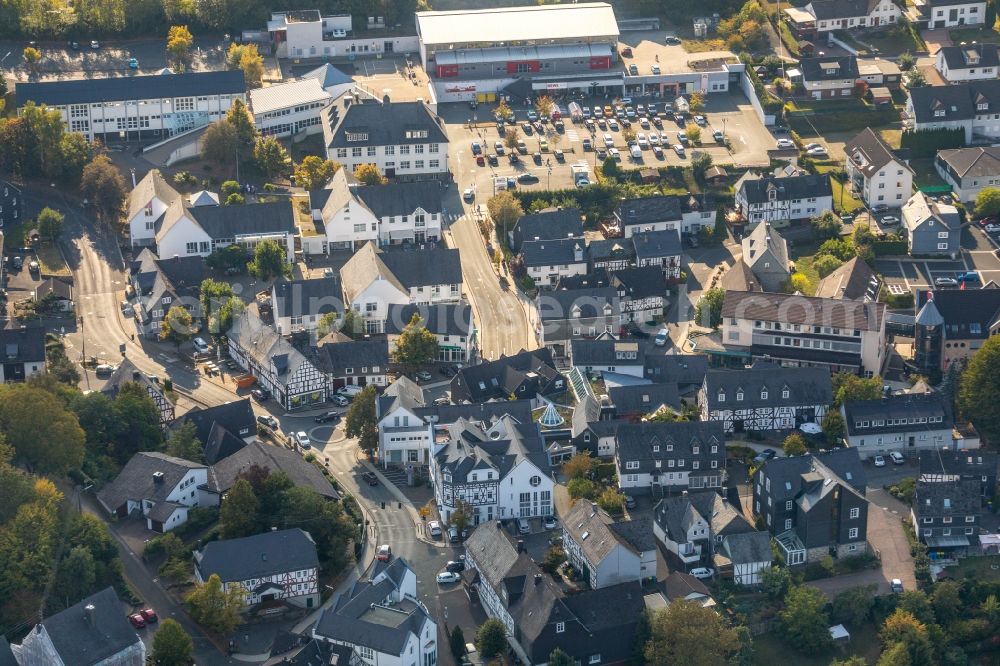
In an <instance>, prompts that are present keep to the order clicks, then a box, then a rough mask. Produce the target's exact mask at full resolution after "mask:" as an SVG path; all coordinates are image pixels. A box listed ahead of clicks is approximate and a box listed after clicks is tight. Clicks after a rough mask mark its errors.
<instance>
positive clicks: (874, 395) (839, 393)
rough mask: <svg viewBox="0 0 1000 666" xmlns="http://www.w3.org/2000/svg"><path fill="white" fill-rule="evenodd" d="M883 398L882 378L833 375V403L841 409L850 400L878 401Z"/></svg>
mask: <svg viewBox="0 0 1000 666" xmlns="http://www.w3.org/2000/svg"><path fill="white" fill-rule="evenodd" d="M881 397H882V378H881V377H879V376H877V375H876V376H875V377H869V378H867V379H865V378H864V377H858V376H857V375H856V374H854V373H853V372H836V373H834V374H833V403H834V406H835V407H840V406H841V405H842V404H844V403H845V402H847V401H848V400H878V399H879V398H881Z"/></svg>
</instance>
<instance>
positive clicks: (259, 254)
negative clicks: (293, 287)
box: [247, 240, 292, 280]
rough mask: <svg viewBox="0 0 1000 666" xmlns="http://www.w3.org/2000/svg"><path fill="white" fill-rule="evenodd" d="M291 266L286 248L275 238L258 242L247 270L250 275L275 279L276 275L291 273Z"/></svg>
mask: <svg viewBox="0 0 1000 666" xmlns="http://www.w3.org/2000/svg"><path fill="white" fill-rule="evenodd" d="M291 268H292V267H291V265H290V264H289V263H288V260H287V258H286V254H285V248H283V247H282V246H280V245H278V243H277V241H273V240H265V241H261V242H260V243H257V247H255V248H254V251H253V259H251V260H250V262H249V263H248V264H247V271H249V273H250V275H252V276H254V277H256V278H260V279H261V280H273V279H274V278H276V277H280V276H282V275H288V274H290V273H291Z"/></svg>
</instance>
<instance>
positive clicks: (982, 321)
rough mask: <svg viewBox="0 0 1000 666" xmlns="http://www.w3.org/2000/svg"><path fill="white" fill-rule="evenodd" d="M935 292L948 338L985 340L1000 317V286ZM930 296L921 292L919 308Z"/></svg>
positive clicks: (938, 309)
mask: <svg viewBox="0 0 1000 666" xmlns="http://www.w3.org/2000/svg"><path fill="white" fill-rule="evenodd" d="M933 294H934V307H935V308H937V311H938V313H939V314H940V315H941V318H942V319H943V320H944V322H943V323H944V324H945V337H947V338H949V339H951V340H976V339H979V340H985V339H986V338H988V337H989V336H990V331H991V330H992V329H993V327H994V326H995V325H996V323H997V322H998V320H1000V289H939V290H936V291H934V292H933ZM926 298H927V295H926V292H923V291H921V292H920V293H919V298H918V304H917V307H918V308H919V307H920V302H921V301H926ZM918 323H920V322H918ZM977 327H978V329H977Z"/></svg>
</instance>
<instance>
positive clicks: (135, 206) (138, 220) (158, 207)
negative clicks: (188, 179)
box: [125, 169, 181, 248]
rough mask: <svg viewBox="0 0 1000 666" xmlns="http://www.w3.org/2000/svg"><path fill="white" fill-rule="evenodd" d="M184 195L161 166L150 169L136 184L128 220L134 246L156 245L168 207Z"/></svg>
mask: <svg viewBox="0 0 1000 666" xmlns="http://www.w3.org/2000/svg"><path fill="white" fill-rule="evenodd" d="M180 196H181V195H180V194H179V193H178V192H177V190H175V189H174V188H173V187H172V186H171V185H170V183H168V182H167V179H166V178H164V177H163V174H162V173H161V172H160V170H159V169H150V170H149V171H147V172H146V175H145V176H143V177H142V180H140V181H139V182H138V183H136V184H135V185H134V186H133V187H132V191H131V192H129V195H128V209H127V210H126V212H125V220H126V222H127V224H128V228H129V238H130V239H131V241H132V247H133V248H134V247H144V246H151V245H152V246H155V245H156V227H157V225H158V224H159V223H161V222H162V221H163V216H164V214H165V213H166V212H167V207H168V206H169V205H170V204H171V203H172V202H173V201H175V200H177V199H179V198H180Z"/></svg>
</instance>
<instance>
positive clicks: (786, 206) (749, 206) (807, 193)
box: [735, 171, 833, 227]
mask: <svg viewBox="0 0 1000 666" xmlns="http://www.w3.org/2000/svg"><path fill="white" fill-rule="evenodd" d="M735 187H736V195H735V203H736V208H737V209H739V211H740V214H741V215H742V216H743V218H744V219H745V220H746V223H747V225H748V226H756V225H758V224H759V223H761V222H769V223H770V224H771V225H772V226H773V227H787V226H788V225H790V224H792V223H793V222H798V221H801V220H807V219H809V218H813V217H816V216H817V215H819V214H820V213H822V212H823V211H825V210H833V190H832V189H831V186H830V177H829V176H828V175H826V174H801V175H794V176H780V177H773V176H765V177H761V176H759V175H758V174H756V173H754V172H752V171H747V172H746V174H744V175H743V177H742V178H740V180H739V181H738V182H737V183H736V186H735Z"/></svg>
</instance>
